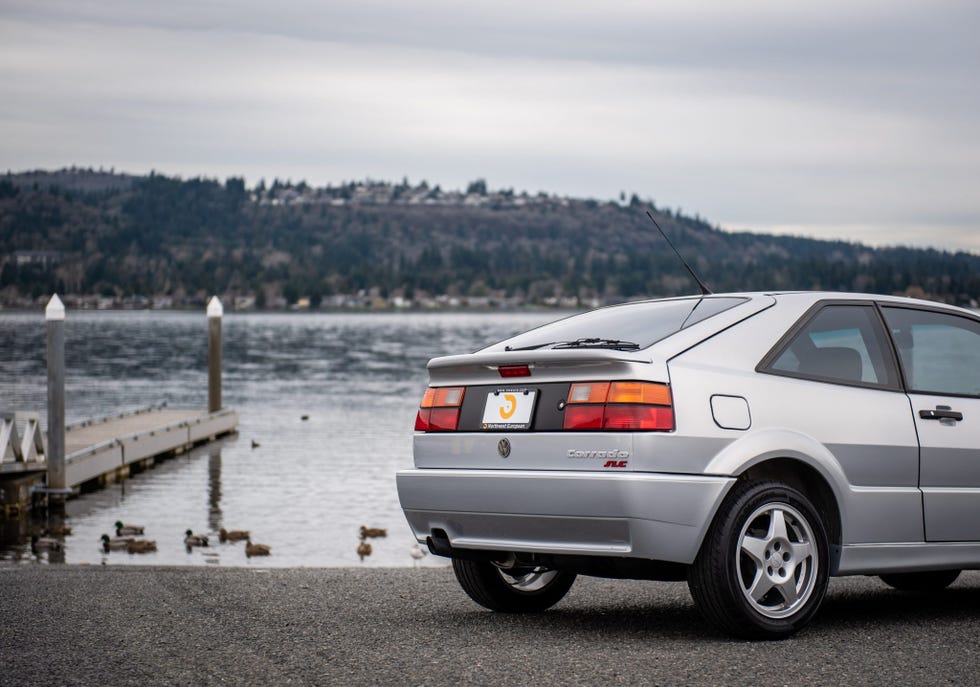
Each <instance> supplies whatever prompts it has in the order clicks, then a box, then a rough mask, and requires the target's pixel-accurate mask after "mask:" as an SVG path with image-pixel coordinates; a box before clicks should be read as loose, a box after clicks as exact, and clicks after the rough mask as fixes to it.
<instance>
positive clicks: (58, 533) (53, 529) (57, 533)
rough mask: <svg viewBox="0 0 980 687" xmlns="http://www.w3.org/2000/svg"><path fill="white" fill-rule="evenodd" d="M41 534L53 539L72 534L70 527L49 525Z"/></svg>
mask: <svg viewBox="0 0 980 687" xmlns="http://www.w3.org/2000/svg"><path fill="white" fill-rule="evenodd" d="M41 534H42V535H44V536H51V537H67V536H68V535H69V534H71V527H70V526H68V525H48V526H47V527H45V528H44V529H43V530H42V531H41Z"/></svg>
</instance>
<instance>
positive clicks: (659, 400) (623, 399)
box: [606, 382, 671, 406]
mask: <svg viewBox="0 0 980 687" xmlns="http://www.w3.org/2000/svg"><path fill="white" fill-rule="evenodd" d="M606 402H607V403H642V404H644V405H654V406H669V405H671V398H670V387H669V386H667V385H666V384H651V383H650V382H613V383H612V385H611V386H610V387H609V396H608V397H607V398H606Z"/></svg>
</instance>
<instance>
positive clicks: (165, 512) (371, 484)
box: [0, 311, 559, 566]
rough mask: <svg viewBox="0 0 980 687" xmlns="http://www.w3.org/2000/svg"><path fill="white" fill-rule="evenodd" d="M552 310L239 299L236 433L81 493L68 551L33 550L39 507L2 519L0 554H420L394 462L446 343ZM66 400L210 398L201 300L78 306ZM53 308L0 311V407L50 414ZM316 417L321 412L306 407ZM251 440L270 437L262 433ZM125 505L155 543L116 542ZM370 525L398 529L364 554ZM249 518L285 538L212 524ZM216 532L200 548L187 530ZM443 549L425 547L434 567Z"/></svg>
mask: <svg viewBox="0 0 980 687" xmlns="http://www.w3.org/2000/svg"><path fill="white" fill-rule="evenodd" d="M558 316H559V314H557V313H555V312H544V313H488V314H463V313H432V314H429V313H411V314H400V313H399V314H241V315H239V314H235V313H229V314H226V316H225V319H224V351H223V364H224V383H223V398H224V402H225V404H226V405H227V406H228V407H231V408H234V409H235V410H237V411H238V413H239V416H240V425H239V434H238V435H237V436H233V437H229V438H227V439H224V440H222V441H220V442H217V443H215V444H211V445H207V446H201V447H199V448H197V449H195V450H193V451H190V452H188V453H187V454H184V455H181V456H177V457H176V458H174V459H172V460H169V461H165V462H163V463H160V464H158V465H157V466H156V467H155V468H153V469H151V470H147V471H146V472H143V473H140V474H137V475H134V476H132V477H131V478H130V479H127V480H124V481H122V482H120V483H117V484H113V485H110V486H108V487H107V488H105V489H102V490H99V491H96V492H92V493H89V494H85V495H83V496H82V497H80V498H77V499H73V500H71V501H69V502H68V504H67V506H66V521H67V522H68V523H69V524H70V525H71V526H72V528H73V533H72V534H71V535H70V536H68V537H66V538H65V550H64V551H61V552H55V551H52V552H47V553H41V554H39V555H36V556H35V555H33V554H32V553H31V550H30V545H29V542H30V534H31V533H32V532H36V531H38V530H40V529H41V527H43V526H44V524H45V523H44V517H45V515H44V514H43V513H41V514H37V515H34V516H32V518H24V519H8V520H6V521H4V520H0V560H7V561H10V560H21V561H24V562H29V561H39V560H40V561H49V562H52V563H54V562H61V561H64V562H68V563H87V564H98V563H108V564H113V565H115V564H151V565H161V564H162V565H205V564H211V565H258V566H268V565H275V566H348V565H350V566H354V565H371V566H411V565H413V564H414V563H415V562H414V561H413V559H412V558H411V556H410V555H409V551H410V550H411V547H412V545H413V544H414V539H413V537H412V536H411V534H410V532H409V529H408V525H407V524H406V523H405V519H404V516H403V515H402V513H401V510H400V508H399V506H398V498H397V494H396V492H395V476H394V473H395V471H396V470H399V469H402V468H406V467H410V466H411V464H412V457H411V456H412V426H413V424H414V420H415V412H416V409H417V408H418V402H419V399H420V398H421V393H422V389H423V388H424V386H425V383H426V379H427V377H426V372H425V363H426V361H427V360H428V359H429V358H431V357H433V356H435V355H444V354H450V353H460V352H466V351H472V350H475V349H477V348H479V347H481V346H483V345H486V344H488V343H491V342H494V341H498V340H500V339H502V338H505V337H507V336H509V335H511V334H514V333H517V332H519V331H523V330H526V329H529V328H531V327H534V326H537V325H539V324H543V323H544V322H547V321H550V320H553V319H555V318H556V317H558ZM65 334H66V362H67V368H68V372H67V379H66V396H67V400H66V403H67V407H66V412H67V415H68V421H69V422H73V421H78V420H82V419H87V418H90V417H96V416H99V415H104V414H108V413H114V412H118V411H121V410H131V409H135V408H139V407H145V406H148V405H152V404H157V403H160V402H162V401H166V402H167V404H168V405H169V406H172V407H192V408H204V407H206V405H207V322H206V318H205V316H204V313H203V312H202V313H177V312H163V313H160V312H125V313H122V312H113V313H106V312H98V313H92V312H72V311H69V313H68V318H67V321H66V326H65ZM44 365H45V332H44V320H43V316H42V315H41V314H40V313H36V314H34V313H32V314H25V313H0V370H2V374H0V399H2V401H0V410H34V411H36V412H39V413H41V415H42V418H43V416H44V414H45V407H46V406H45V404H46V399H47V391H46V388H45V382H46V372H45V367H44ZM303 416H308V419H307V420H303V419H302V418H303ZM253 442H255V443H257V444H258V447H257V448H253V447H252V445H253ZM117 520H122V521H124V522H135V523H139V524H143V525H145V526H146V537H147V538H148V539H154V540H156V542H157V547H158V551H157V552H155V553H150V554H145V555H135V554H134V555H131V554H127V553H125V552H117V551H113V552H112V553H108V554H107V553H104V552H103V551H102V549H101V547H100V543H99V537H100V536H101V535H102V534H103V533H105V534H113V532H112V524H113V523H114V522H115V521H117ZM361 525H367V526H369V527H385V528H387V529H388V537H387V538H384V539H375V540H372V542H371V543H372V548H373V553H372V555H371V556H369V557H367V558H366V559H365V560H364V562H363V563H362V562H361V561H360V560H359V559H358V556H357V553H356V549H357V545H358V543H359V539H358V531H359V528H360V526H361ZM221 527H225V528H226V529H229V530H231V529H244V530H250V531H251V533H252V537H253V539H254V541H256V542H259V543H264V544H268V545H270V546H271V547H272V555H271V556H270V557H268V558H264V557H263V558H253V559H249V558H247V557H246V556H245V545H244V543H243V542H238V543H226V544H220V543H218V541H217V534H216V532H217V530H218V529H220V528H221ZM187 529H191V530H193V531H194V532H200V533H212V534H214V536H213V537H212V545H211V546H209V547H207V548H203V549H202V548H195V549H194V550H192V551H188V550H187V549H186V548H185V547H184V544H183V538H184V531H185V530H187ZM444 563H445V559H435V560H433V559H432V557H426V558H425V559H424V560H423V561H422V563H421V564H422V565H433V564H435V565H441V564H444Z"/></svg>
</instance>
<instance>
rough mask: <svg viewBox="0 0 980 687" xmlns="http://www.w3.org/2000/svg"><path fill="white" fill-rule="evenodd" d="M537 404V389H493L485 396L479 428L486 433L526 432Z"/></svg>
mask: <svg viewBox="0 0 980 687" xmlns="http://www.w3.org/2000/svg"><path fill="white" fill-rule="evenodd" d="M537 402H538V390H537V389H529V388H526V387H520V388H506V389H503V388H502V389H494V390H493V391H491V392H490V393H488V394H487V400H486V403H485V404H484V406H483V419H482V421H481V423H480V426H481V427H482V428H483V430H484V431H487V432H501V431H527V430H529V429H530V428H531V422H532V421H533V419H534V409H535V407H536V405H537Z"/></svg>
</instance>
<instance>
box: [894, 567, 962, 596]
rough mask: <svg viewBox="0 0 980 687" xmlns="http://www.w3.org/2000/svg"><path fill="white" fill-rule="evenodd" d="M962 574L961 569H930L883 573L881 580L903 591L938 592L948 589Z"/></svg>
mask: <svg viewBox="0 0 980 687" xmlns="http://www.w3.org/2000/svg"><path fill="white" fill-rule="evenodd" d="M959 576H960V571H959V570H928V571H924V572H911V573H889V574H887V575H881V581H882V582H884V583H885V584H887V585H888V586H889V587H894V588H895V589H898V590H901V591H903V592H938V591H941V590H943V589H946V587H948V586H949V585H951V584H953V583H954V582H955V581H956V578H957V577H959Z"/></svg>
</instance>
